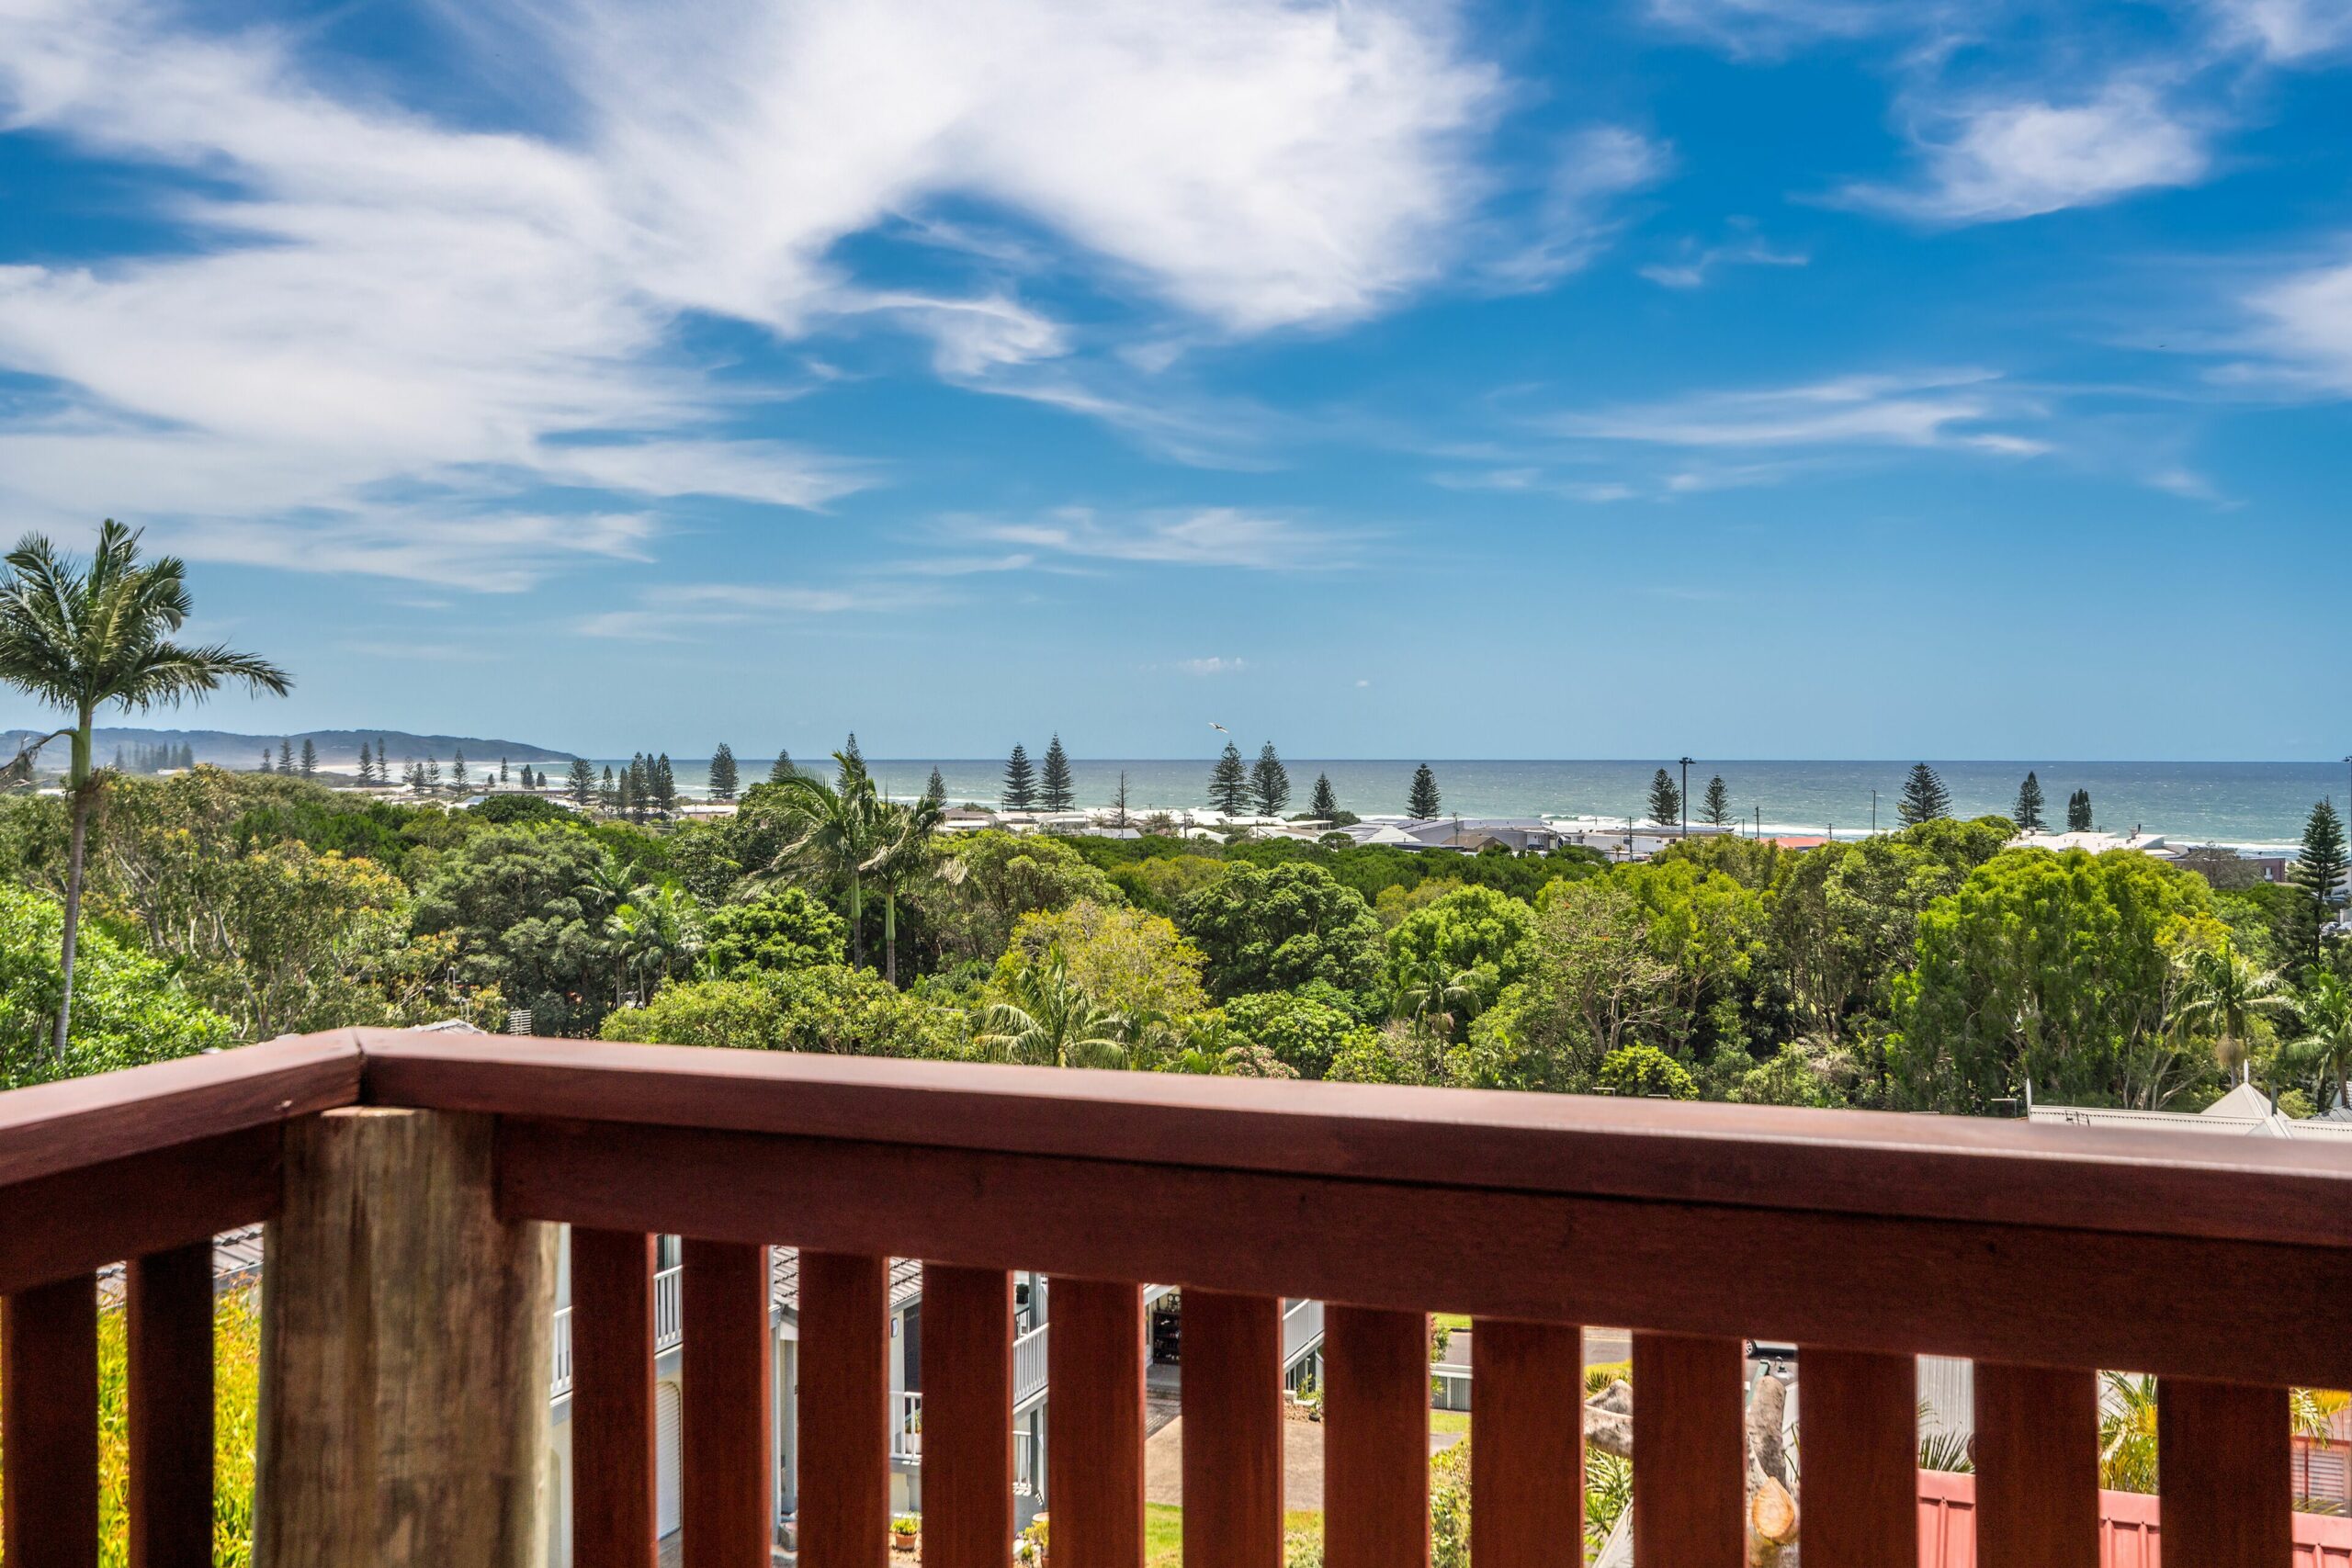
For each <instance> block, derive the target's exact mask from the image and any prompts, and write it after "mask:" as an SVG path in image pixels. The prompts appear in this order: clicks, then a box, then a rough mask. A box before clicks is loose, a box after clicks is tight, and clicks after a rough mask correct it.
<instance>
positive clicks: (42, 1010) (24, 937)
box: [0, 882, 232, 1089]
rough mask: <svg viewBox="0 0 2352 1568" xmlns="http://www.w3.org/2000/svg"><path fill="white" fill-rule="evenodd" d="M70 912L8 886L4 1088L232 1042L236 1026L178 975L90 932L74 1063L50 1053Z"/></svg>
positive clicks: (2, 932)
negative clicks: (60, 957)
mask: <svg viewBox="0 0 2352 1568" xmlns="http://www.w3.org/2000/svg"><path fill="white" fill-rule="evenodd" d="M63 926H64V914H63V910H62V908H60V906H59V904H58V902H57V900H55V899H53V898H51V897H46V896H44V895H42V894H39V893H35V892H32V891H30V890H29V889H27V888H24V887H19V886H14V885H12V884H10V883H6V882H0V1089H20V1088H23V1087H24V1086H26V1085H28V1084H35V1083H46V1082H48V1081H50V1080H51V1079H52V1078H60V1077H80V1076H81V1075H83V1074H85V1073H97V1072H107V1071H111V1070H112V1069H114V1068H116V1067H130V1066H139V1065H140V1064H141V1063H144V1062H162V1061H168V1060H170V1059H171V1058H172V1057H175V1056H187V1055H195V1054H196V1053H197V1052H198V1051H207V1050H213V1049H216V1048H218V1047H220V1046H223V1045H227V1044H230V1043H232V1031H231V1027H230V1023H229V1021H228V1020H227V1019H225V1018H223V1017H221V1016H220V1014H218V1013H216V1012H212V1011H210V1010H208V1009H206V1008H204V1007H202V1006H201V1005H199V1004H198V1002H197V1001H196V999H195V998H192V997H190V996H189V995H188V994H187V991H186V990H185V989H183V988H182V987H180V985H179V984H178V982H177V981H175V979H174V978H173V976H172V973H171V970H170V968H169V967H168V966H167V965H165V964H163V963H161V962H159V961H157V960H155V959H153V958H150V957H148V956H146V955H145V954H144V953H140V952H138V951H137V950H136V949H135V948H130V947H127V946H126V945H124V944H123V943H121V942H118V941H116V940H115V939H114V937H112V936H111V935H109V934H107V932H106V931H103V930H99V929H96V928H93V929H91V930H89V931H85V932H84V933H83V936H82V942H81V951H80V953H78V954H77V955H76V959H77V962H76V964H75V970H76V974H75V976H74V992H75V998H76V999H75V1004H74V1019H73V1028H72V1031H71V1032H70V1033H69V1035H68V1037H67V1040H66V1055H65V1060H64V1061H63V1062H60V1061H58V1060H57V1058H56V1056H55V1055H53V1054H52V1053H51V1050H50V1038H49V1032H50V1029H51V1024H52V1022H53V1021H54V1020H55V1018H56V1015H57V996H58V991H59V989H60V987H61V986H62V976H61V972H60V970H59V965H58V954H59V952H60V947H61V943H60V940H59V939H60V936H61V933H62V930H63Z"/></svg>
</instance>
